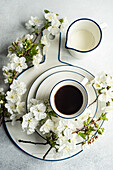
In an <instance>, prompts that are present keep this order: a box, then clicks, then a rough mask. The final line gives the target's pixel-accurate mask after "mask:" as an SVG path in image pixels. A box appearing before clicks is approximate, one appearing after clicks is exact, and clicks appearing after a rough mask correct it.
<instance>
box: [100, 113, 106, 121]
mask: <svg viewBox="0 0 113 170" xmlns="http://www.w3.org/2000/svg"><path fill="white" fill-rule="evenodd" d="M106 115H107V113H102V115H101V116H100V120H108V118H107V117H106Z"/></svg>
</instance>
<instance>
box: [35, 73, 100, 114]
mask: <svg viewBox="0 0 113 170" xmlns="http://www.w3.org/2000/svg"><path fill="white" fill-rule="evenodd" d="M84 78H85V77H84V76H83V75H82V74H79V73H77V72H74V71H68V70H67V71H58V72H55V73H52V74H50V75H48V76H47V77H46V78H45V79H44V80H43V81H42V83H41V84H40V85H39V86H38V88H37V91H36V95H35V96H36V98H37V99H39V100H45V99H49V95H50V92H51V90H52V88H53V87H54V86H55V84H57V83H58V82H59V81H61V80H65V79H73V80H76V81H79V82H81V81H82V80H83V79H84ZM37 81H38V79H37V80H36V82H37ZM85 88H86V90H87V93H88V105H89V104H90V103H91V102H92V101H94V100H95V99H96V98H97V94H96V91H95V89H94V87H93V86H92V85H91V84H89V83H88V85H86V86H85ZM97 108H98V101H96V102H95V103H94V104H93V105H91V106H90V111H91V113H92V115H93V117H95V115H96V112H97Z"/></svg>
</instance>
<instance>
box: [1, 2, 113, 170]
mask: <svg viewBox="0 0 113 170" xmlns="http://www.w3.org/2000/svg"><path fill="white" fill-rule="evenodd" d="M44 9H49V10H51V11H53V12H57V13H59V14H60V15H61V16H67V18H68V19H69V21H73V20H75V19H76V18H80V17H89V18H93V19H96V21H98V22H99V23H100V22H106V23H107V24H108V28H107V29H106V30H105V32H104V36H103V46H102V47H101V49H100V51H98V56H97V54H96V57H97V58H96V59H95V61H93V59H92V60H89V63H88V61H87V63H85V64H82V65H81V66H82V67H85V68H86V67H87V69H89V70H90V71H91V72H92V73H93V74H95V73H97V72H98V71H103V70H106V71H107V72H113V70H112V68H113V64H112V63H113V52H112V49H113V42H112V40H113V1H112V0H107V1H105V0H40V1H39V0H0V87H3V86H4V88H6V87H5V85H4V82H3V77H2V71H1V68H2V66H3V65H5V64H6V62H7V58H6V55H7V48H8V46H9V45H10V44H11V43H12V42H13V41H15V39H16V38H17V37H19V36H21V35H23V34H24V33H25V32H26V30H25V29H24V23H25V22H26V21H27V20H28V19H29V18H30V16H31V15H32V16H40V17H42V11H43V10H44ZM91 61H92V62H91ZM79 65H80V62H79ZM112 120H113V115H111V118H110V119H109V122H106V123H105V127H106V131H105V133H104V135H103V136H102V137H100V140H98V141H96V142H95V144H94V145H93V146H92V147H91V148H90V149H88V150H86V151H84V152H83V153H81V154H79V155H78V156H76V157H74V158H72V159H69V160H66V161H62V162H44V161H40V160H37V159H35V158H32V157H30V156H28V155H27V154H25V153H24V152H22V151H21V150H19V149H18V148H17V147H16V146H15V145H14V144H13V143H12V141H11V140H10V139H9V137H8V135H7V134H6V132H5V130H4V128H3V126H2V127H1V129H0V170H59V169H60V170H68V169H69V170H86V169H88V170H112V169H113V130H112V129H113V123H112Z"/></svg>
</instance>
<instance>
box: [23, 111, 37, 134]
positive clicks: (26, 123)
mask: <svg viewBox="0 0 113 170" xmlns="http://www.w3.org/2000/svg"><path fill="white" fill-rule="evenodd" d="M37 125H38V121H37V120H36V119H35V118H34V116H33V114H32V113H31V112H29V113H28V114H25V115H24V116H23V121H22V129H23V130H24V131H25V130H26V131H27V134H28V135H29V134H32V133H34V132H35V128H36V127H37Z"/></svg>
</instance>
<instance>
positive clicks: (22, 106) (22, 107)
mask: <svg viewBox="0 0 113 170" xmlns="http://www.w3.org/2000/svg"><path fill="white" fill-rule="evenodd" d="M16 111H17V112H18V114H23V113H24V112H25V102H17V104H16Z"/></svg>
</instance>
